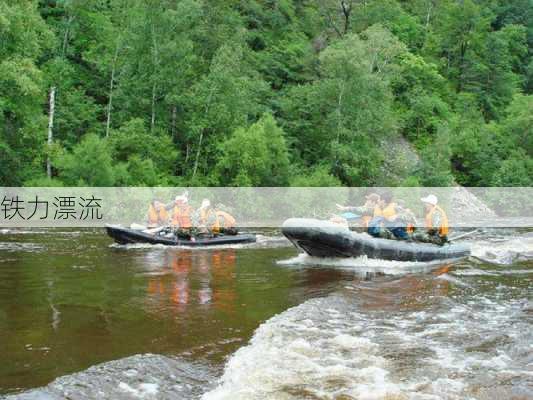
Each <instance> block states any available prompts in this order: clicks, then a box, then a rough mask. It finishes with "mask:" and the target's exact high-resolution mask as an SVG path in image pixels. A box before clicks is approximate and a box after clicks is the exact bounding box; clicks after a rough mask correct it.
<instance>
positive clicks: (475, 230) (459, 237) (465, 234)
mask: <svg viewBox="0 0 533 400" xmlns="http://www.w3.org/2000/svg"><path fill="white" fill-rule="evenodd" d="M478 231H479V229H474V230H473V231H470V232H466V233H462V234H460V235H457V236H454V237H452V238H449V239H448V241H449V242H452V241H454V240H457V239H461V238H464V237H466V236H470V235H472V234H474V233H476V232H478Z"/></svg>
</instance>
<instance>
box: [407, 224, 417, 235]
mask: <svg viewBox="0 0 533 400" xmlns="http://www.w3.org/2000/svg"><path fill="white" fill-rule="evenodd" d="M406 231H407V233H413V232H414V231H415V226H414V225H413V224H411V223H409V224H407V227H406Z"/></svg>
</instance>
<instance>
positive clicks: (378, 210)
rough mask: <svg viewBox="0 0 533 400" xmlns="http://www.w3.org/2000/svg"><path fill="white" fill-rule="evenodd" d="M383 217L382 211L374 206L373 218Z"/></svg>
mask: <svg viewBox="0 0 533 400" xmlns="http://www.w3.org/2000/svg"><path fill="white" fill-rule="evenodd" d="M382 216H383V210H382V209H381V207H380V206H378V205H376V206H374V217H382Z"/></svg>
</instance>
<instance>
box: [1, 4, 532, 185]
mask: <svg viewBox="0 0 533 400" xmlns="http://www.w3.org/2000/svg"><path fill="white" fill-rule="evenodd" d="M0 38H1V41H0V119H1V124H0V160H2V161H1V165H2V168H0V184H1V185H2V186H338V185H346V186H451V185H455V184H458V185H463V186H532V184H533V112H532V110H533V96H532V90H533V58H532V55H533V4H532V3H531V2H530V1H528V0H512V1H503V0H495V1H491V2H484V1H483V2H482V1H474V0H464V1H455V0H445V1H442V2H438V3H436V2H434V1H430V0H406V1H396V0H372V1H366V2H358V1H355V0H323V1H311V0H309V1H302V0H282V1H257V0H252V1H245V2H244V1H233V0H231V1H229V0H228V1H221V2H207V1H196V0H179V1H175V0H173V1H170V0H149V1H141V0H133V1H132V0H108V1H99V0H90V1H78V0H68V1H59V0H40V1H37V0H22V1H21V0H5V1H3V2H2V3H1V4H0Z"/></svg>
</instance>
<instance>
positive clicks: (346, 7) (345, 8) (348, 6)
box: [341, 0, 353, 35]
mask: <svg viewBox="0 0 533 400" xmlns="http://www.w3.org/2000/svg"><path fill="white" fill-rule="evenodd" d="M352 2H353V0H350V1H349V2H348V3H347V2H346V1H345V0H341V7H342V14H343V15H344V29H343V35H346V34H347V33H348V30H349V29H350V14H351V13H352Z"/></svg>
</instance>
